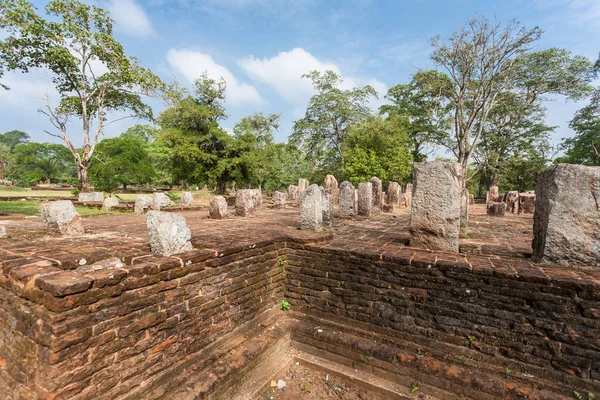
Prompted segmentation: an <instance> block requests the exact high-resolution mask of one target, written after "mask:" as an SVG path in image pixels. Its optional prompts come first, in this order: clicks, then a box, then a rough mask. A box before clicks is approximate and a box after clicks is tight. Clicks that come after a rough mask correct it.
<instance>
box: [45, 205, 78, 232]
mask: <svg viewBox="0 0 600 400" xmlns="http://www.w3.org/2000/svg"><path fill="white" fill-rule="evenodd" d="M40 217H41V218H42V222H43V223H44V227H45V228H46V229H49V230H53V231H58V232H60V233H61V234H62V235H67V236H70V235H81V234H83V233H84V232H83V225H81V217H80V216H79V214H78V213H77V210H75V206H74V205H73V203H71V201H70V200H59V201H49V202H47V203H42V205H41V206H40Z"/></svg>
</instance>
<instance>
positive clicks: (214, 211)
mask: <svg viewBox="0 0 600 400" xmlns="http://www.w3.org/2000/svg"><path fill="white" fill-rule="evenodd" d="M208 216H209V217H210V218H211V219H225V218H227V217H229V210H228V209H227V200H226V199H225V197H223V196H215V197H213V198H212V199H210V203H209V204H208Z"/></svg>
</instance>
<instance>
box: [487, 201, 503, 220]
mask: <svg viewBox="0 0 600 400" xmlns="http://www.w3.org/2000/svg"><path fill="white" fill-rule="evenodd" d="M505 212H506V203H505V202H503V201H492V202H491V203H489V204H488V205H487V211H486V214H487V215H492V216H495V217H504V213H505Z"/></svg>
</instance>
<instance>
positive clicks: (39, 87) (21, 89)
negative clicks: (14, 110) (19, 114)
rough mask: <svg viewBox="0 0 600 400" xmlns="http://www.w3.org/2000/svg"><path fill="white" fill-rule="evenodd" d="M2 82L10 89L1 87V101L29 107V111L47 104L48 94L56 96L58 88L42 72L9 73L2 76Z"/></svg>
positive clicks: (52, 96)
mask: <svg viewBox="0 0 600 400" xmlns="http://www.w3.org/2000/svg"><path fill="white" fill-rule="evenodd" d="M2 83H3V84H5V85H6V86H8V87H9V88H10V90H4V89H0V103H5V104H8V105H12V106H19V107H23V106H25V107H28V111H29V112H35V111H36V110H37V109H38V108H39V107H41V106H43V105H44V104H45V98H46V95H49V96H50V97H51V98H52V99H54V98H55V97H56V90H55V89H54V86H53V85H52V83H51V82H50V80H48V79H44V78H43V77H42V76H41V74H27V75H23V74H18V73H9V74H6V75H5V76H4V77H3V78H2Z"/></svg>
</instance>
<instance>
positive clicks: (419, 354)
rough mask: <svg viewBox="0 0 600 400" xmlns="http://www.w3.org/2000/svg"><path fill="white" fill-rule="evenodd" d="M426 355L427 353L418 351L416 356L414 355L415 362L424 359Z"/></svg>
mask: <svg viewBox="0 0 600 400" xmlns="http://www.w3.org/2000/svg"><path fill="white" fill-rule="evenodd" d="M426 355H427V353H424V352H423V350H419V351H418V352H417V354H415V356H416V357H417V360H420V359H421V358H423V357H425V356H426Z"/></svg>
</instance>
